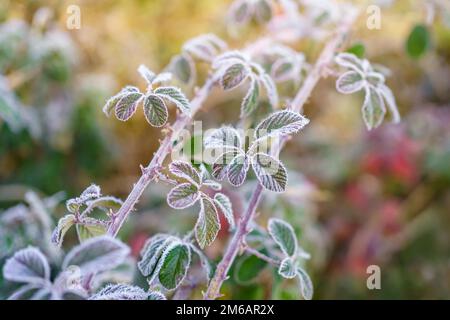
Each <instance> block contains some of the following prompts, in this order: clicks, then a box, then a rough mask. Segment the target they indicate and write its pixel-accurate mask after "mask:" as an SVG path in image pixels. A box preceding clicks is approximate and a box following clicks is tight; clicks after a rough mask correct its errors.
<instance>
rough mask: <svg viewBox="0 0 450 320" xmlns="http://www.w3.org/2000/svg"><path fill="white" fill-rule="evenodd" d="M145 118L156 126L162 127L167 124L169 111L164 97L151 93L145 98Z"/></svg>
mask: <svg viewBox="0 0 450 320" xmlns="http://www.w3.org/2000/svg"><path fill="white" fill-rule="evenodd" d="M144 116H145V119H146V120H147V121H148V123H150V125H152V126H154V127H162V126H163V125H165V124H166V122H167V118H168V117H169V113H168V112H167V107H166V104H165V103H164V101H163V99H161V98H160V97H158V96H157V95H154V94H149V95H148V96H147V97H145V100H144Z"/></svg>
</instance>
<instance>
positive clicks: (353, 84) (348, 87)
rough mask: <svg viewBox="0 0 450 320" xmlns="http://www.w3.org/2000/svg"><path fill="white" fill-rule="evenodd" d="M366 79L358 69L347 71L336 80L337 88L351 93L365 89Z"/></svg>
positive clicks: (341, 91)
mask: <svg viewBox="0 0 450 320" xmlns="http://www.w3.org/2000/svg"><path fill="white" fill-rule="evenodd" d="M364 83H365V80H364V79H363V77H362V76H361V74H360V73H358V72H356V71H347V72H345V73H344V74H342V75H341V76H340V77H339V78H338V79H337V81H336V89H337V91H339V92H340V93H344V94H350V93H354V92H357V91H359V90H361V89H363V86H364Z"/></svg>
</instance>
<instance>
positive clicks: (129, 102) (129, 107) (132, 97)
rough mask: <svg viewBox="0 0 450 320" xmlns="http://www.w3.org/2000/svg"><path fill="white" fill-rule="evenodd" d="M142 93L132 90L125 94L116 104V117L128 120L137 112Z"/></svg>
mask: <svg viewBox="0 0 450 320" xmlns="http://www.w3.org/2000/svg"><path fill="white" fill-rule="evenodd" d="M141 98H142V93H140V92H132V93H126V94H124V95H123V96H122V97H121V99H120V100H119V101H118V102H117V105H116V109H115V110H116V117H117V119H119V120H121V121H127V120H128V119H130V118H131V117H132V116H133V114H134V113H135V112H136V109H137V106H138V104H139V102H140V101H141Z"/></svg>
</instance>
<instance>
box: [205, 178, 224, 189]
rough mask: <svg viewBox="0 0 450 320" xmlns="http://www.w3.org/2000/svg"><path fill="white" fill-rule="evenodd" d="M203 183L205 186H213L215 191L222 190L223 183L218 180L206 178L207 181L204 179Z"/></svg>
mask: <svg viewBox="0 0 450 320" xmlns="http://www.w3.org/2000/svg"><path fill="white" fill-rule="evenodd" d="M202 185H204V186H206V187H208V188H211V189H213V190H215V191H220V190H222V185H221V184H220V183H218V182H215V181H213V180H205V181H203V184H202Z"/></svg>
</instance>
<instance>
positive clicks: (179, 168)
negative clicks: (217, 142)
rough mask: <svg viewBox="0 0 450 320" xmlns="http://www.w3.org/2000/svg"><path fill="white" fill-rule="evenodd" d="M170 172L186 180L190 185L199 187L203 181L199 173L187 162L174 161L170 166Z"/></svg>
mask: <svg viewBox="0 0 450 320" xmlns="http://www.w3.org/2000/svg"><path fill="white" fill-rule="evenodd" d="M169 171H170V173H172V174H173V175H175V176H177V177H178V178H182V179H186V180H187V181H189V182H190V183H192V184H194V185H196V186H199V185H200V182H201V179H200V175H199V173H198V171H197V170H196V169H195V168H194V167H193V166H192V165H191V164H190V163H189V162H186V161H173V162H172V163H171V164H170V165H169Z"/></svg>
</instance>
